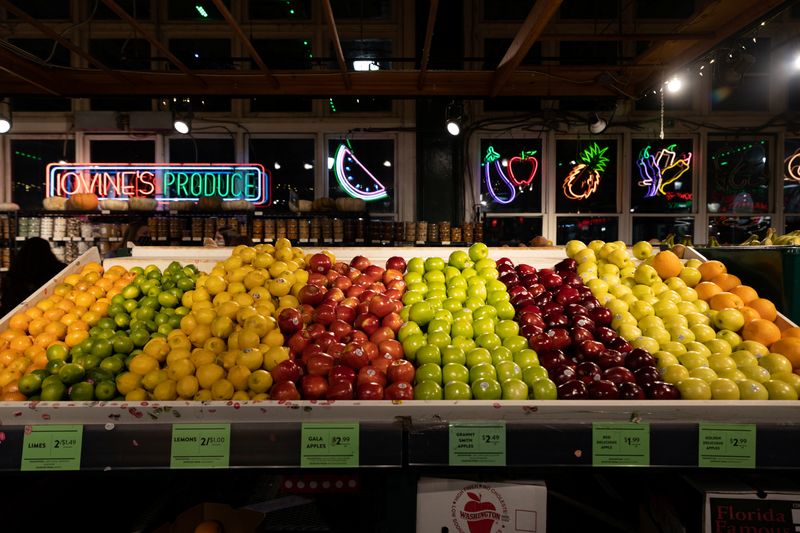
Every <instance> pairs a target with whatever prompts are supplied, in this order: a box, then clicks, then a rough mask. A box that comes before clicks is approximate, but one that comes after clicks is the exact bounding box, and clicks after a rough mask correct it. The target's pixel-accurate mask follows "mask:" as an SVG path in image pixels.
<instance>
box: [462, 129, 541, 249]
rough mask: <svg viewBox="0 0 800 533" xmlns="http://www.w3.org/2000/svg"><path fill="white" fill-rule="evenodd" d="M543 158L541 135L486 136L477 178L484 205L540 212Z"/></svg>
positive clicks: (492, 209)
mask: <svg viewBox="0 0 800 533" xmlns="http://www.w3.org/2000/svg"><path fill="white" fill-rule="evenodd" d="M543 161H544V159H543V158H542V140H541V139H482V140H481V165H480V167H479V168H476V169H475V173H476V176H475V177H474V178H473V179H474V180H475V181H476V182H477V183H479V184H480V191H481V196H480V200H481V205H482V206H483V207H482V209H483V210H484V211H486V212H495V213H499V212H506V213H514V212H516V213H540V212H541V211H542V169H541V168H540V167H541V165H542V162H543ZM534 236H535V235H534Z"/></svg>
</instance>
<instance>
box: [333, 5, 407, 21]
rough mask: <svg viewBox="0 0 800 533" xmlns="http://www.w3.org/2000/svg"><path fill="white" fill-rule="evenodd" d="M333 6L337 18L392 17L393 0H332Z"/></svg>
mask: <svg viewBox="0 0 800 533" xmlns="http://www.w3.org/2000/svg"><path fill="white" fill-rule="evenodd" d="M331 6H332V7H333V16H334V18H335V19H336V20H339V19H358V20H361V19H388V18H391V17H392V0H332V1H331Z"/></svg>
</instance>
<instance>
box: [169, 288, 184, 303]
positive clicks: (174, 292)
mask: <svg viewBox="0 0 800 533" xmlns="http://www.w3.org/2000/svg"><path fill="white" fill-rule="evenodd" d="M167 292H168V293H169V294H172V295H173V296H175V298H177V299H178V301H180V299H181V298H183V291H182V290H181V289H178V288H177V287H174V288H172V289H169V290H168V291H167Z"/></svg>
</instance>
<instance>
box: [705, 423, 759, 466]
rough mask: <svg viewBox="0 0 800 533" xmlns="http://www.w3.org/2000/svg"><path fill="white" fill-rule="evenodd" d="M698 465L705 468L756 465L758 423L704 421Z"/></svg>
mask: <svg viewBox="0 0 800 533" xmlns="http://www.w3.org/2000/svg"><path fill="white" fill-rule="evenodd" d="M697 464H698V466H700V467H702V468H755V467H756V425H755V424H710V423H706V422H701V423H700V431H699V443H698V451H697Z"/></svg>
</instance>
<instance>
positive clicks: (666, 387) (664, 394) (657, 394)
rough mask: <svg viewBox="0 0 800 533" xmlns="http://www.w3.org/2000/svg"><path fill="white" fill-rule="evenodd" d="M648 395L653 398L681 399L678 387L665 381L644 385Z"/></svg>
mask: <svg viewBox="0 0 800 533" xmlns="http://www.w3.org/2000/svg"><path fill="white" fill-rule="evenodd" d="M644 390H645V393H646V394H647V397H648V398H649V399H651V400H680V399H681V392H680V391H679V390H678V387H676V386H675V385H672V384H670V383H665V382H663V381H654V382H652V383H650V385H648V386H647V387H644Z"/></svg>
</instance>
